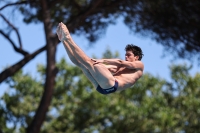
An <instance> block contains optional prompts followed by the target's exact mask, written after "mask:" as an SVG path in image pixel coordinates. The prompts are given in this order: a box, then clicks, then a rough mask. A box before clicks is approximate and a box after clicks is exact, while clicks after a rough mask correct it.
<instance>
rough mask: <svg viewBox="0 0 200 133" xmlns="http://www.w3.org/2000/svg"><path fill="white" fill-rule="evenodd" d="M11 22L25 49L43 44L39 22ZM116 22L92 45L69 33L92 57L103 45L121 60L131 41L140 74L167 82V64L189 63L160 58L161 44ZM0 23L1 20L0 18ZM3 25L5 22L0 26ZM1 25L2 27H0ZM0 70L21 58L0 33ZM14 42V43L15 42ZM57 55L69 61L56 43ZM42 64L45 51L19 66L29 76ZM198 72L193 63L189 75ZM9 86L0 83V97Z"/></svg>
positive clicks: (168, 70)
mask: <svg viewBox="0 0 200 133" xmlns="http://www.w3.org/2000/svg"><path fill="white" fill-rule="evenodd" d="M16 21H17V23H16V22H15V25H16V27H17V28H18V30H19V32H20V34H21V39H22V44H23V48H24V49H25V50H27V51H28V52H30V53H32V52H34V51H35V50H37V49H38V48H40V47H42V46H44V44H45V36H44V30H43V25H42V24H37V25H36V24H29V25H26V24H24V23H23V22H22V21H21V17H20V16H19V17H18V20H16ZM116 21H117V24H116V25H111V26H109V27H108V29H107V30H106V33H105V34H104V35H103V37H101V38H100V39H99V40H98V41H97V42H96V43H94V45H93V46H92V47H89V42H88V41H87V40H86V38H84V37H83V36H76V35H72V37H73V39H74V41H75V42H76V44H77V45H79V47H80V48H81V49H82V50H83V51H84V52H85V53H86V54H87V55H88V56H89V57H92V55H95V56H96V57H99V58H100V57H101V56H102V54H103V53H104V51H105V50H106V48H107V47H109V49H110V50H111V51H112V52H116V51H118V52H119V54H120V59H124V55H125V51H124V48H125V46H126V45H127V44H135V45H138V46H139V47H141V49H142V50H143V53H144V56H143V59H142V62H143V63H144V66H145V68H144V73H150V74H152V75H154V76H159V77H160V78H163V79H166V80H168V81H170V69H169V66H170V65H171V64H172V63H174V64H183V63H187V64H190V62H188V61H187V60H181V59H180V60H175V61H174V60H173V56H172V55H170V54H168V55H166V56H165V57H164V58H163V57H162V56H163V52H164V50H163V47H162V45H161V44H158V43H156V42H155V41H153V40H151V39H150V37H142V36H140V35H139V34H133V33H131V32H130V30H129V29H128V27H126V26H125V25H124V24H123V22H122V20H121V19H119V20H116ZM0 22H2V21H0ZM4 26H5V25H4ZM0 28H2V26H1V27H0ZM11 36H12V39H13V40H15V42H16V43H17V38H16V34H15V33H14V32H12V34H11ZM0 42H1V43H0V60H1V62H0V71H2V69H3V68H5V67H6V66H9V65H12V64H14V63H16V62H18V61H19V60H21V59H22V58H23V56H22V55H20V54H18V53H16V52H15V51H14V49H13V48H12V46H11V45H10V43H9V42H8V41H7V40H5V39H4V38H3V37H2V36H0ZM17 44H18V43H17ZM61 57H65V58H66V60H67V61H68V62H70V60H69V58H68V57H67V53H66V51H65V49H64V46H63V45H62V44H61V43H60V44H59V45H58V48H57V55H56V60H57V61H59V60H60V59H61ZM45 63H46V52H43V53H41V54H40V55H38V56H37V57H36V58H34V59H33V60H32V61H30V62H29V63H28V64H27V65H25V67H23V71H24V73H30V74H31V75H32V76H33V77H37V73H36V66H37V64H45ZM196 72H200V71H199V67H198V65H197V63H195V64H194V65H193V68H192V70H191V71H190V74H191V75H195V73H196ZM8 90H9V87H8V86H7V85H6V84H5V83H2V84H0V97H1V96H2V95H3V94H4V92H6V91H8Z"/></svg>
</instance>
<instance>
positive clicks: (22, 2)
mask: <svg viewBox="0 0 200 133" xmlns="http://www.w3.org/2000/svg"><path fill="white" fill-rule="evenodd" d="M26 3H28V1H21V2H15V3H9V4H6V5H4V6H2V7H1V8H0V11H1V10H3V9H4V8H6V7H9V6H15V5H21V4H26Z"/></svg>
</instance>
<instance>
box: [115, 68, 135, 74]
mask: <svg viewBox="0 0 200 133" xmlns="http://www.w3.org/2000/svg"><path fill="white" fill-rule="evenodd" d="M136 71H137V70H135V69H128V68H120V69H119V70H118V71H117V72H116V73H115V74H114V76H120V75H124V74H126V75H127V74H128V75H132V74H134V73H135V72H136Z"/></svg>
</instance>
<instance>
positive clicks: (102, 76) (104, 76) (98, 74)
mask: <svg viewBox="0 0 200 133" xmlns="http://www.w3.org/2000/svg"><path fill="white" fill-rule="evenodd" d="M90 73H91V74H92V76H93V77H94V78H95V80H96V81H97V82H98V84H99V85H100V86H101V87H102V88H103V89H107V88H110V87H112V86H114V84H115V78H114V77H113V75H112V74H111V73H110V71H109V70H108V69H107V68H106V67H105V66H104V65H101V64H95V65H94V66H93V70H90Z"/></svg>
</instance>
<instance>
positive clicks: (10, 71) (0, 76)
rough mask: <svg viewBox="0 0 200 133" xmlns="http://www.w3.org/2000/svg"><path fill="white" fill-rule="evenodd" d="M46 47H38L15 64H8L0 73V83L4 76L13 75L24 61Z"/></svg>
mask: <svg viewBox="0 0 200 133" xmlns="http://www.w3.org/2000/svg"><path fill="white" fill-rule="evenodd" d="M45 49H46V45H45V46H43V47H42V48H40V49H38V50H37V51H35V52H34V53H32V54H28V55H26V56H25V57H24V59H22V60H21V61H19V62H17V63H16V64H14V65H12V66H10V67H9V68H7V69H5V70H4V71H3V72H1V73H0V83H1V82H3V81H4V80H5V79H6V78H8V77H10V76H13V75H14V74H15V73H16V72H17V71H18V70H20V69H21V68H22V67H23V66H24V65H26V63H28V62H29V61H30V60H32V59H33V58H35V57H36V56H37V55H38V54H39V53H41V52H42V51H44V50H45Z"/></svg>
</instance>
